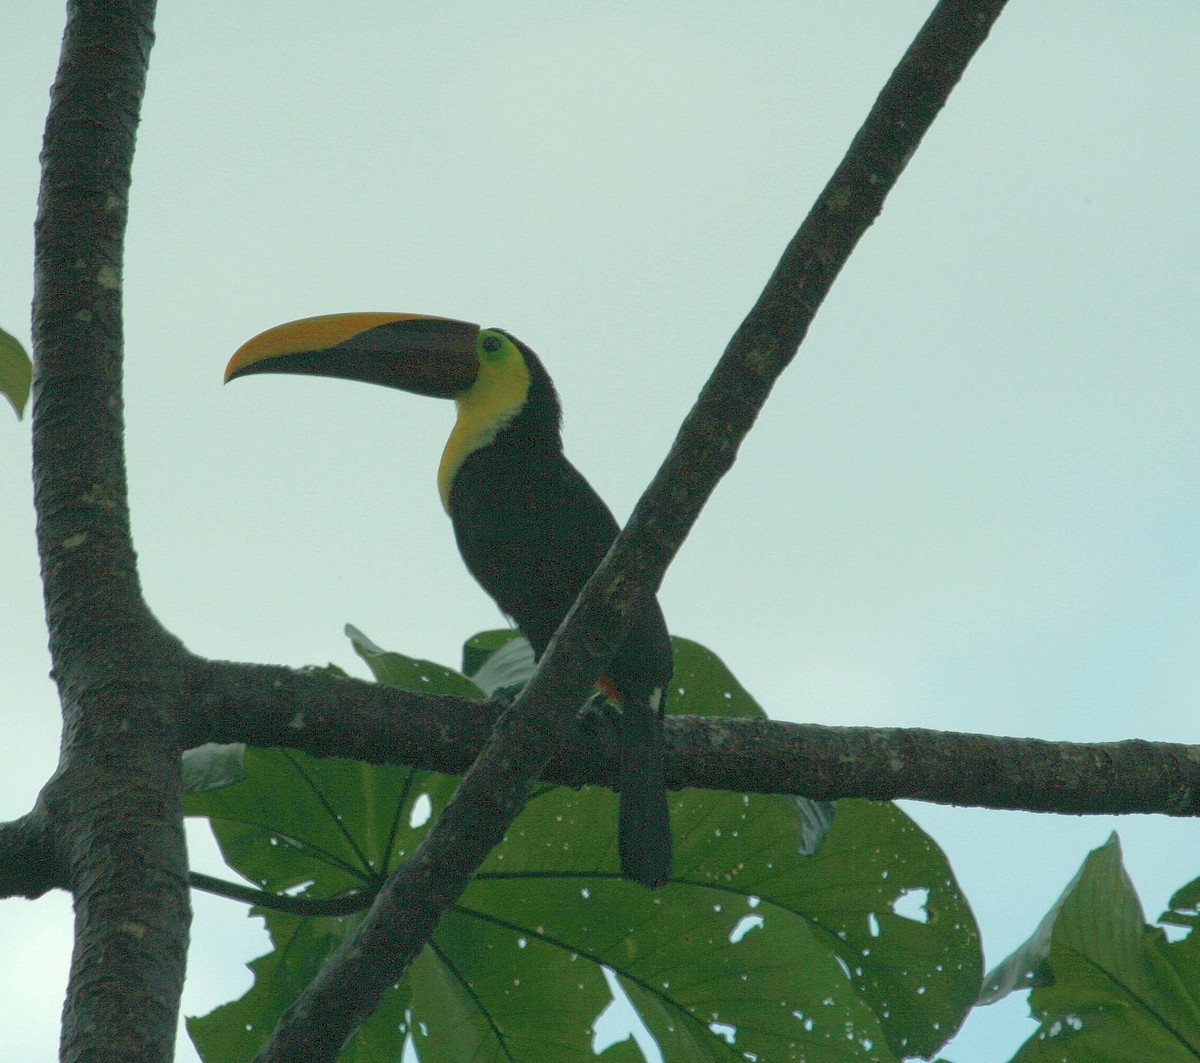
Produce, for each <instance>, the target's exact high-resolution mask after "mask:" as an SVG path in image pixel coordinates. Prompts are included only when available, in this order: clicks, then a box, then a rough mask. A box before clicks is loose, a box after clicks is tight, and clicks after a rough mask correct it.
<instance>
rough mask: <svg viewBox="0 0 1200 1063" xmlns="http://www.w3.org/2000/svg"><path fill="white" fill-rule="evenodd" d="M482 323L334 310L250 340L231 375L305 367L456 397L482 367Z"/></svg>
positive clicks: (312, 371)
mask: <svg viewBox="0 0 1200 1063" xmlns="http://www.w3.org/2000/svg"><path fill="white" fill-rule="evenodd" d="M478 336H479V326H478V325H472V324H471V323H470V322H468V321H454V320H452V319H450V318H445V317H427V316H425V315H422V314H378V313H377V314H326V315H324V316H323V317H306V318H303V319H301V320H300V321H289V322H288V323H287V324H286V325H276V326H275V328H271V329H267V331H266V332H260V333H259V334H258V335H257V336H255V337H254V339H252V340H248V341H247V342H246V343H243V344H242V345H241V346H240V347H239V348H238V349H237V351H236V353H235V354H234V356H233V357H232V358H230V359H229V364H228V365H227V366H226V367H225V381H226V383H228V382H229V381H230V380H233V379H234V377H239V376H248V375H250V374H251V373H301V374H304V375H306V376H330V377H339V378H341V379H343V380H361V381H364V382H365V383H368V384H382V385H383V386H384V387H389V388H399V389H400V390H402V391H412V392H415V393H416V394H418V395H430V396H432V397H434V398H439V399H451V398H454V396H455V395H459V394H461V393H462V392H464V391H466V390H467V389H468V388H469V387H470V386H471V385H472V384H473V383H474V382H475V377H476V374H477V373H478V372H479V356H478V354H477V352H476V349H475V341H476V339H477V338H478Z"/></svg>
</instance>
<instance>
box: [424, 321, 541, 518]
mask: <svg viewBox="0 0 1200 1063" xmlns="http://www.w3.org/2000/svg"><path fill="white" fill-rule="evenodd" d="M497 341H499V342H497ZM476 346H477V350H478V353H479V375H478V376H477V377H476V378H475V383H474V384H472V385H471V387H469V388H468V389H467V390H466V391H464V392H463V393H462V394H461V395H456V396H455V397H454V405H455V406H456V407H457V408H458V419H457V420H456V421H455V422H454V430H453V431H452V432H451V433H450V438H449V439H447V440H446V447H445V449H444V450H443V451H442V460H441V464H439V465H438V494H440V495H441V496H442V508H443V509H444V510H446V512H447V513H449V512H450V488H451V486H453V484H454V477H455V475H456V474H457V472H458V470H459V469H460V468H462V463H463V462H464V461H466V460H467V458H469V457H470V456H471V455H472V454H474V453H475V451H477V450H481V449H483V448H484V447H486V446H488V445H489V444H490V443H491V442H492V441H493V440H494V439H495V438H496V436H497V435H498V434H499V432H500V430H501V429H502V428H504V426H505V425H506V424H508V423H509V422H510V421H512V419H513V418H514V417H516V416H517V414H518V413H520V412H521V407H522V406H524V405H525V399H526V397H527V396H528V394H529V367H528V366H527V365H526V364H525V358H524V357H523V356H522V354H521V352H520V350H519V349H518V348H517V345H516V344H515V343H513V341H512V340H510V339H509V338H508V337H507V336H505V335H504V334H503V333H502V332H497V331H495V330H494V329H485V330H483V331H482V332H480V333H479V339H478V340H477V341H476Z"/></svg>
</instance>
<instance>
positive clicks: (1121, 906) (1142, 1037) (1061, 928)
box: [985, 834, 1200, 1063]
mask: <svg viewBox="0 0 1200 1063" xmlns="http://www.w3.org/2000/svg"><path fill="white" fill-rule="evenodd" d="M1197 900H1200V882H1197V883H1192V884H1191V886H1189V887H1185V888H1184V889H1183V890H1180V891H1179V893H1177V894H1176V895H1175V897H1174V898H1172V904H1171V907H1172V910H1171V911H1170V912H1168V913H1167V914H1166V915H1165V916H1164V917H1163V921H1164V922H1170V923H1175V924H1176V925H1179V926H1184V927H1187V928H1188V929H1189V930H1193V928H1194V925H1195V923H1196V902H1197ZM1194 938H1195V934H1194V930H1193V932H1192V933H1189V935H1188V936H1187V937H1186V938H1184V939H1183V940H1181V941H1175V942H1171V941H1168V940H1167V937H1166V934H1165V933H1164V932H1163V930H1162V928H1161V927H1157V926H1150V925H1147V923H1146V919H1145V916H1144V915H1143V914H1142V908H1141V904H1140V903H1139V901H1138V898H1137V894H1136V893H1135V892H1134V889H1133V885H1132V884H1131V883H1130V881H1129V878H1128V876H1127V875H1126V873H1125V869H1124V867H1123V866H1122V863H1121V848H1120V844H1119V842H1118V840H1117V837H1116V835H1115V834H1114V835H1113V836H1112V837H1111V838H1110V839H1109V840H1108V842H1107V843H1105V844H1104V845H1103V846H1101V847H1100V848H1099V849H1096V850H1094V851H1093V852H1092V853H1090V854H1089V855H1088V857H1087V859H1086V860H1085V861H1084V863H1083V866H1082V868H1080V870H1079V872H1078V874H1076V876H1075V877H1074V878H1073V879H1072V880H1071V882H1070V883H1069V884H1068V886H1067V888H1066V890H1065V891H1064V892H1063V895H1062V896H1061V897H1060V898H1059V900H1058V901H1057V902H1056V903H1055V904H1054V906H1053V907H1052V908H1051V910H1050V912H1049V914H1048V915H1047V916H1046V918H1045V919H1044V920H1043V921H1042V923H1041V925H1040V926H1039V927H1038V930H1037V931H1036V932H1035V933H1034V935H1033V937H1032V938H1030V940H1029V941H1028V942H1026V943H1025V944H1024V945H1023V946H1022V947H1021V948H1020V949H1018V950H1017V951H1016V952H1015V953H1014V954H1013V955H1012V956H1010V957H1009V958H1008V959H1007V960H1005V961H1004V963H1003V964H1001V965H1000V966H999V967H998V968H997V970H996V971H995V972H993V973H992V974H991V975H989V977H988V982H987V990H986V991H985V999H986V1000H992V999H998V998H999V997H1000V996H1002V995H1003V993H1004V992H1005V991H1007V990H1011V989H1019V988H1023V987H1025V986H1028V985H1032V986H1033V992H1032V994H1031V995H1030V1000H1029V1003H1030V1008H1031V1010H1032V1011H1033V1014H1034V1017H1035V1018H1036V1019H1038V1021H1039V1023H1040V1027H1039V1029H1038V1031H1037V1033H1035V1034H1034V1035H1033V1036H1032V1037H1031V1038H1030V1039H1029V1040H1028V1041H1027V1042H1026V1043H1025V1044H1024V1045H1023V1046H1022V1048H1021V1050H1020V1051H1019V1052H1018V1053H1017V1055H1016V1056H1015V1057H1014V1061H1013V1063H1050V1061H1054V1063H1126V1061H1129V1060H1147V1061H1149V1060H1154V1061H1155V1063H1173V1061H1184V1060H1187V1061H1190V1063H1194V1061H1195V1060H1196V1059H1200V943H1198V942H1196V941H1195V940H1194Z"/></svg>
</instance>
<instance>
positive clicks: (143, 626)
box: [33, 0, 190, 1063]
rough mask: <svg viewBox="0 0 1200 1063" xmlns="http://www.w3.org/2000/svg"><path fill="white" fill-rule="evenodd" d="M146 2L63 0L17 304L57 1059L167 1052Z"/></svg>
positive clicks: (167, 752) (173, 990)
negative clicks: (55, 715)
mask: <svg viewBox="0 0 1200 1063" xmlns="http://www.w3.org/2000/svg"><path fill="white" fill-rule="evenodd" d="M153 15H154V3H153V0H125V2H123V3H112V2H110V0H71V2H69V3H68V5H67V25H66V32H65V35H64V38H63V48H62V54H61V57H60V62H59V69H58V75H57V78H56V80H55V84H54V88H53V90H52V93H51V102H50V111H49V115H48V117H47V120H46V134H45V141H44V145H43V152H42V185H41V194H40V198H39V202H38V218H37V225H36V233H35V235H36V252H35V255H36V257H35V277H34V304H33V340H34V361H35V371H34V382H33V398H34V406H33V412H34V416H33V461H34V501H35V504H36V507H37V515H38V521H37V537H38V551H39V554H40V557H41V564H42V581H43V588H44V593H45V602H46V617H47V621H48V625H49V631H50V651H51V657H52V660H53V666H54V676H55V679H56V681H57V683H58V687H59V694H60V697H61V700H62V706H63V721H64V731H63V751H62V757H61V760H60V765H59V770H58V772H57V773H56V774H55V776H54V778H52V779H51V780H50V782H49V783H48V784H47V785H46V787H45V789H44V790H43V792H42V796H41V807H42V808H44V810H45V813H46V816H47V820H48V830H47V834H48V837H49V838H50V839H51V840H52V842H53V848H54V859H53V861H52V866H54V867H56V868H60V869H61V870H62V873H63V875H64V877H65V881H66V883H67V885H68V886H69V888H70V889H71V891H72V893H73V894H74V901H75V913H76V920H75V951H74V956H73V958H72V964H71V974H70V980H69V984H68V989H67V1002H66V1005H65V1007H64V1011H63V1032H62V1049H61V1058H62V1059H63V1060H66V1061H74V1060H83V1059H87V1060H88V1061H90V1063H96V1061H105V1060H114V1061H116V1060H129V1059H138V1060H141V1061H145V1063H168V1061H169V1060H171V1058H172V1057H173V1055H174V1044H175V1030H176V1019H177V1013H178V1003H179V994H180V991H181V989H182V984H183V973H184V964H185V958H186V948H187V931H188V925H189V922H190V911H189V907H188V900H189V896H188V889H187V855H186V848H185V843H184V835H183V823H182V814H183V805H182V778H181V773H180V763H179V755H178V754H179V751H180V748H181V747H180V744H179V734H178V727H177V720H178V716H179V708H180V706H179V703H178V697H179V690H180V688H181V681H182V675H183V662H184V660H185V659H186V655H185V652H184V651H183V649H182V647H181V646H180V645H179V643H178V642H177V641H176V640H175V639H173V638H171V637H170V636H168V635H167V634H166V633H165V632H164V631H163V630H162V628H161V627H160V626H159V625H158V623H157V622H156V621H155V619H154V617H153V616H152V615H151V614H150V612H149V610H148V609H147V608H146V605H145V602H144V601H143V599H142V595H141V589H140V587H139V585H138V577H137V568H136V559H135V555H134V552H133V545H132V540H131V537H130V527H129V510H128V502H127V497H126V475H125V458H124V449H123V438H122V437H123V431H124V424H123V419H122V413H121V409H122V405H121V354H122V345H123V327H122V317H121V271H122V264H123V247H124V233H125V223H126V218H127V215H128V200H129V187H130V167H131V164H132V159H133V149H134V140H135V133H136V129H137V122H138V115H139V109H140V106H141V100H142V94H143V90H144V88H145V81H146V69H147V61H148V57H149V51H150V47H151V44H152V41H153V31H152V25H153Z"/></svg>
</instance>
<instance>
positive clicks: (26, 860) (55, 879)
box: [0, 808, 67, 898]
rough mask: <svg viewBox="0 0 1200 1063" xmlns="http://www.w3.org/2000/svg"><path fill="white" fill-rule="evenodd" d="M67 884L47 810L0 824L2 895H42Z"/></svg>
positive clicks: (0, 880) (0, 881)
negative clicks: (51, 833)
mask: <svg viewBox="0 0 1200 1063" xmlns="http://www.w3.org/2000/svg"><path fill="white" fill-rule="evenodd" d="M66 884H67V876H66V870H65V869H64V868H63V866H62V865H61V864H60V863H59V861H58V854H57V853H56V852H55V849H54V842H53V838H52V837H51V836H50V829H49V823H48V822H47V818H46V814H45V812H44V810H42V809H40V808H37V809H34V810H33V811H32V812H30V813H28V814H27V815H24V816H22V817H21V818H20V819H14V820H13V821H12V822H11V823H0V897H29V898H33V897H40V896H41V895H42V894H43V893H47V892H49V891H50V890H52V889H62V888H63V887H65V886H66Z"/></svg>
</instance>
